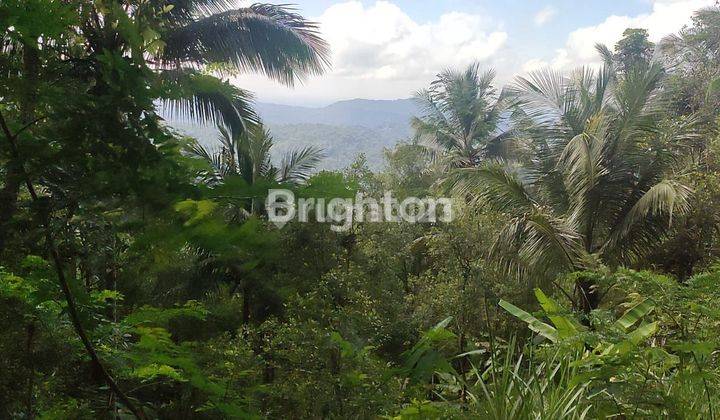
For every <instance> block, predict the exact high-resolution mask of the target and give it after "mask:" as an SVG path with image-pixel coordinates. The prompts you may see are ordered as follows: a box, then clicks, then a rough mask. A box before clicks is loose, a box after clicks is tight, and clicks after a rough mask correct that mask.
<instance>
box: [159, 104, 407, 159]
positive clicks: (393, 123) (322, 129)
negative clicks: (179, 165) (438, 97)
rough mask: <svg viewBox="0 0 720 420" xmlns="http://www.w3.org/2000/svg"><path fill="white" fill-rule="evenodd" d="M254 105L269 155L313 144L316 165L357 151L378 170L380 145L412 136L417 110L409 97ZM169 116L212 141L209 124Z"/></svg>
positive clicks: (174, 124) (170, 120) (178, 126)
mask: <svg viewBox="0 0 720 420" xmlns="http://www.w3.org/2000/svg"><path fill="white" fill-rule="evenodd" d="M254 107H255V110H256V111H257V113H258V115H259V116H260V117H261V118H262V120H263V123H264V124H265V126H267V127H268V128H269V129H270V132H271V133H272V136H273V139H274V141H275V145H276V148H275V149H274V150H273V153H272V155H273V158H274V159H276V160H278V159H280V158H281V155H282V153H283V152H286V151H288V150H291V149H293V148H294V147H296V146H297V145H303V146H310V145H312V146H316V147H318V148H320V149H322V150H323V153H324V158H323V160H322V161H321V162H320V163H319V165H318V168H319V169H329V170H341V169H343V168H345V167H347V166H349V165H350V164H351V163H352V162H353V161H354V160H355V158H356V157H357V156H358V154H360V153H362V154H364V155H365V156H366V157H367V160H368V165H369V166H370V168H371V169H373V170H380V169H381V168H382V167H383V165H384V160H383V159H384V158H383V157H384V149H385V148H392V147H394V146H395V145H396V144H397V143H398V142H400V141H406V140H408V139H409V138H411V136H412V130H411V129H410V119H411V118H412V117H413V116H415V115H417V114H419V112H420V109H419V108H418V106H417V105H416V104H415V102H414V101H413V100H411V99H399V100H395V101H378V100H364V99H354V100H349V101H341V102H335V103H333V104H330V105H328V106H325V107H319V108H309V107H300V106H288V105H276V104H266V103H262V102H260V103H256V104H255V105H254ZM172 117H173V116H172V114H170V115H166V118H167V119H168V123H169V125H170V126H172V127H174V128H176V129H178V130H179V131H180V132H181V133H184V134H187V135H189V136H192V137H194V138H197V139H198V140H199V141H200V142H201V143H203V144H205V145H207V146H209V147H212V145H214V144H216V143H217V136H218V132H217V129H215V128H214V127H213V126H202V125H198V124H197V123H194V122H192V121H187V120H176V119H173V118H172Z"/></svg>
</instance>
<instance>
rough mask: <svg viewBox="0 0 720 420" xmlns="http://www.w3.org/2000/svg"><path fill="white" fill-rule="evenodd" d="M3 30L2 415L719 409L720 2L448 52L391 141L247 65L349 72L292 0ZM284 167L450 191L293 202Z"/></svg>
mask: <svg viewBox="0 0 720 420" xmlns="http://www.w3.org/2000/svg"><path fill="white" fill-rule="evenodd" d="M0 32H1V33H2V44H1V45H0V81H2V83H0V327H1V328H2V331H3V334H2V336H0V418H3V419H4V418H8V419H34V418H41V419H97V418H100V419H106V418H112V419H115V418H118V419H120V418H122V419H125V418H137V419H151V418H152V419H155V418H157V419H234V418H283V419H284V418H290V419H300V418H303V419H304V418H312V419H315V418H333V419H335V418H337V419H345V418H359V419H375V418H391V419H428V418H430V419H432V418H438V419H439V418H443V419H445V418H457V419H465V418H483V419H485V418H489V419H594V418H615V419H626V418H627V419H630V418H653V419H654V418H668V419H715V418H718V416H720V393H719V392H718V390H720V360H718V359H719V356H720V341H719V339H718V337H720V133H719V131H718V129H719V128H720V8H718V7H717V6H716V7H712V8H707V9H701V10H699V11H698V12H696V13H695V15H694V17H693V20H692V22H688V26H687V27H686V28H685V29H683V30H682V31H681V32H679V33H677V34H675V35H674V36H670V37H666V38H665V39H663V40H662V41H660V42H658V43H653V42H650V40H649V38H648V33H647V31H645V30H644V29H639V28H628V29H627V30H626V31H625V32H624V34H623V37H622V39H621V40H620V41H619V42H617V43H616V44H615V45H598V46H597V48H596V50H597V55H598V57H600V58H601V60H602V62H603V64H602V65H601V66H597V67H592V68H579V69H576V70H574V71H568V72H561V71H558V70H552V69H543V70H538V71H536V72H532V73H528V74H523V75H521V76H519V77H517V78H515V79H513V81H512V82H510V83H508V84H507V85H504V86H502V85H498V84H497V83H496V81H495V74H494V72H493V70H491V69H489V68H486V67H485V66H483V65H481V64H478V63H475V64H470V65H468V66H465V67H462V68H449V69H447V70H444V71H441V72H440V73H439V74H438V75H437V76H436V77H435V79H434V81H433V82H432V83H430V84H428V86H426V88H425V89H421V90H420V91H419V92H416V93H415V95H414V98H413V104H414V105H412V106H413V107H416V109H417V113H414V115H415V116H414V117H412V118H411V121H410V127H411V131H410V132H409V133H408V135H407V138H406V139H405V140H404V141H400V142H399V143H397V144H396V145H394V146H392V147H390V148H388V149H387V150H385V151H381V149H382V148H383V147H386V146H388V145H389V144H390V142H391V141H394V140H402V139H401V138H396V135H395V133H394V132H393V133H392V134H391V133H390V131H391V130H389V129H388V130H387V131H384V129H383V128H382V127H383V125H382V124H380V125H379V126H378V127H375V128H371V127H367V126H365V125H364V124H365V123H364V122H363V123H362V124H361V123H360V122H358V124H357V125H355V124H352V119H351V120H350V121H345V122H347V123H349V124H348V125H347V126H346V125H345V122H343V124H342V125H337V126H335V125H328V122H317V123H309V122H308V121H287V122H286V123H284V124H283V125H278V124H277V123H276V122H273V121H272V118H271V117H270V116H269V115H270V114H266V115H268V117H267V124H265V123H264V122H263V118H261V117H260V116H258V110H257V109H255V108H254V104H253V102H252V100H251V95H250V92H248V91H246V90H245V89H244V88H243V87H241V86H236V85H233V84H230V83H229V82H228V81H227V80H228V77H229V76H230V75H233V74H241V73H245V72H254V73H258V74H261V75H264V76H266V77H267V78H269V79H270V80H273V81H275V82H277V83H280V84H285V85H288V86H291V85H293V84H295V83H298V82H299V81H301V80H304V79H305V78H307V77H309V76H311V75H314V76H318V77H322V75H323V74H324V73H325V72H326V71H327V70H328V68H329V66H330V65H331V63H330V53H329V50H328V44H327V43H326V42H325V41H324V39H323V34H321V33H320V31H319V29H318V26H317V25H316V24H315V23H313V22H311V21H308V20H306V19H305V18H304V17H303V16H302V15H300V14H298V12H297V11H296V10H295V9H292V8H291V7H289V6H282V5H281V6H277V5H267V4H254V5H251V6H248V7H244V8H236V7H235V5H233V4H230V3H227V2H225V1H220V0H203V1H200V0H170V1H168V0H121V1H117V0H113V1H109V0H92V1H88V0H83V1H80V0H63V1H56V0H3V1H2V2H0ZM408 94H412V92H408ZM401 103H402V104H406V102H404V101H403V102H401ZM350 105H352V104H348V103H346V104H341V105H339V106H341V107H347V106H350ZM395 105H397V104H395ZM372 106H373V107H375V106H378V104H373V105H372ZM403 106H404V105H403ZM351 109H352V107H351ZM373 109H375V108H373ZM266 112H267V111H266ZM343 112H345V111H343ZM353 112H355V111H353ZM357 112H358V113H359V114H362V113H363V112H366V111H360V110H358V111H357ZM383 113H385V111H383ZM260 114H262V109H261V110H260ZM385 114H387V113H385ZM364 115H367V114H364ZM393 118H394V117H393ZM358 120H359V121H360V120H361V119H360V118H358ZM169 121H185V124H191V125H194V126H198V127H199V126H203V125H204V126H211V127H215V128H216V131H217V132H216V133H215V136H214V138H215V140H214V142H212V143H211V142H210V141H209V140H208V139H202V138H195V137H194V136H195V135H197V132H195V131H192V127H191V129H190V130H188V131H187V132H186V133H185V134H182V133H179V132H178V131H177V130H176V129H175V128H173V127H172V126H171V124H170V123H169ZM338 124H339V123H338ZM388 124H390V123H389V122H388ZM341 126H342V127H344V128H339V127H341ZM329 127H332V128H329ZM355 127H362V128H363V129H367V130H368V131H367V132H368V133H371V134H369V137H367V138H366V139H364V140H363V142H362V143H361V142H360V141H359V140H358V137H356V136H357V134H356V132H355ZM331 136H334V137H335V138H337V139H338V141H337V142H335V143H332V144H330V143H328V142H327V141H326V140H323V139H327V138H329V137H331ZM197 137H201V136H200V135H197ZM285 139H288V140H285ZM393 139H394V140H393ZM289 140H293V141H297V143H295V144H290V142H289ZM366 147H372V148H373V150H374V152H373V153H374V155H372V156H370V153H367V156H366V155H363V154H360V155H359V156H357V157H355V156H354V155H355V154H356V152H362V151H364V150H366V149H365V148H366ZM323 149H325V150H324V151H323ZM328 153H329V154H330V155H331V156H333V157H334V158H333V159H335V160H331V162H330V163H325V164H324V163H323V156H325V155H327V154H328ZM350 155H353V159H354V160H353V162H352V163H350V164H349V165H343V167H342V168H339V167H340V162H344V159H347V157H348V156H350ZM379 156H382V160H383V165H382V167H380V166H378V165H376V163H375V162H376V161H377V159H378V157H379ZM322 165H326V166H324V167H325V168H338V169H333V170H319V168H323V166H322ZM276 189H283V190H287V191H289V192H291V193H293V194H294V196H296V197H298V198H302V199H310V198H317V199H323V200H327V201H328V202H331V200H333V199H336V200H344V199H352V198H355V197H358V195H357V194H358V193H361V194H362V195H363V196H364V197H366V198H367V197H370V198H375V199H378V200H380V199H381V198H382V197H383V196H384V195H386V194H387V193H388V192H390V191H391V192H392V193H393V194H394V197H395V198H396V200H397V202H396V203H395V204H394V205H393V206H391V207H389V208H388V209H387V210H388V211H389V212H390V213H391V215H392V214H395V215H396V216H397V215H398V214H402V213H403V210H402V209H403V208H405V209H406V210H404V211H407V208H406V207H404V204H402V203H404V202H405V200H406V199H409V198H412V199H415V198H417V199H418V200H416V201H415V202H416V203H417V202H420V203H427V202H429V200H430V199H443V198H447V199H448V202H449V203H451V204H452V210H453V211H452V217H451V218H449V220H442V219H441V220H430V219H422V218H418V219H417V220H415V222H403V221H377V222H372V221H364V222H363V221H356V220H355V219H348V220H350V223H349V226H348V227H349V229H347V230H343V229H333V228H332V227H333V226H332V223H329V222H341V221H342V219H341V218H338V219H337V220H332V216H329V217H330V220H329V222H328V219H326V218H325V216H327V215H328V214H334V213H335V210H337V208H335V207H333V206H330V205H329V206H328V207H327V208H325V207H324V206H323V207H321V205H317V206H316V207H314V208H312V209H307V208H306V210H307V214H306V215H308V220H302V219H301V218H300V217H297V218H295V219H293V220H290V221H289V222H288V223H286V224H284V225H283V224H277V223H273V222H274V220H273V215H275V216H277V213H276V209H275V208H273V207H272V206H268V205H266V199H267V198H268V196H269V194H270V190H276ZM419 199H424V200H425V201H420V200H419ZM317 202H319V201H317ZM332 202H335V203H340V204H338V205H337V207H342V208H340V210H342V212H341V213H340V216H341V217H347V216H348V214H352V213H351V212H352V211H353V210H352V209H354V208H353V207H352V206H344V205H343V204H342V203H346V202H345V201H332ZM398 202H399V203H398ZM322 203H323V204H324V203H325V202H322ZM283 204H285V205H286V206H289V205H290V204H291V203H289V202H288V201H285V202H284V203H283ZM326 213H328V214H326ZM282 215H287V214H282ZM385 216H386V214H385ZM401 219H402V218H399V217H398V220H401ZM405 219H408V218H407V217H405ZM323 221H325V222H323ZM335 227H337V226H335Z"/></svg>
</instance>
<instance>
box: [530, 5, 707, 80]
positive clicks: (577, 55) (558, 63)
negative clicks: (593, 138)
mask: <svg viewBox="0 0 720 420" xmlns="http://www.w3.org/2000/svg"><path fill="white" fill-rule="evenodd" d="M713 3H714V0H657V1H654V2H653V8H652V11H651V12H650V13H647V14H642V15H638V16H617V15H612V16H609V17H607V18H606V19H605V20H604V21H603V22H601V23H599V24H597V25H594V26H587V27H583V28H578V29H576V30H575V31H573V32H571V33H570V35H569V36H568V38H567V41H566V43H565V46H564V48H561V49H558V50H557V51H556V55H555V57H554V58H553V59H552V60H550V62H542V61H540V60H537V59H534V60H530V61H528V62H526V63H525V65H526V66H533V65H539V64H544V65H550V66H552V67H555V68H559V69H568V68H571V67H576V66H580V65H597V64H599V63H600V57H599V56H598V54H597V52H596V50H595V44H596V43H602V44H605V45H607V46H609V47H611V48H612V47H613V46H614V45H615V43H616V42H617V41H618V40H620V38H621V37H622V33H623V31H624V30H625V29H627V28H645V29H647V30H648V34H649V38H650V41H653V42H657V41H660V40H661V39H662V38H663V37H665V36H666V35H669V34H672V33H675V32H677V31H678V30H680V29H682V27H683V26H684V25H686V24H688V23H689V22H690V18H691V16H692V14H693V12H694V11H696V10H698V9H700V8H703V7H706V6H711V5H712V4H713Z"/></svg>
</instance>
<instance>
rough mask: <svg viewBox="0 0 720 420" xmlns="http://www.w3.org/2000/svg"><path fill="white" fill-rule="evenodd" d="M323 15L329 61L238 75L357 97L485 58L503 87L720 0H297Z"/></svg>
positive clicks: (321, 97) (312, 96)
mask: <svg viewBox="0 0 720 420" xmlns="http://www.w3.org/2000/svg"><path fill="white" fill-rule="evenodd" d="M294 3H295V5H296V6H295V7H296V8H297V9H298V11H299V12H300V13H301V14H302V15H303V16H305V17H306V18H307V19H309V20H312V21H315V22H318V23H319V25H320V32H321V34H322V36H323V38H325V39H326V40H327V41H328V43H329V44H330V48H331V61H332V64H331V67H330V68H329V69H328V71H327V72H326V73H325V74H323V75H319V76H312V77H309V78H307V79H306V80H304V81H302V82H301V83H298V84H296V85H295V86H294V87H287V86H283V85H280V84H278V83H277V82H274V81H270V80H268V79H267V78H265V77H263V76H261V75H254V74H247V75H240V76H238V77H234V78H233V79H232V80H231V81H232V82H233V83H235V84H236V85H238V86H240V87H242V88H245V89H248V90H250V91H252V92H253V93H254V94H255V96H256V99H257V100H258V101H262V102H273V103H280V104H289V105H307V106H322V105H326V104H328V103H331V102H334V101H338V100H343V99H354V98H365V99H398V98H408V97H410V96H412V94H413V92H415V91H417V90H419V89H422V88H424V87H426V86H427V85H428V84H429V83H430V81H432V80H433V78H434V76H435V75H437V74H438V73H439V72H441V71H443V70H444V69H446V68H462V67H464V66H467V65H468V64H470V63H472V62H479V63H480V64H481V66H482V67H483V68H488V69H490V68H492V69H494V70H495V71H496V73H497V77H496V84H497V86H498V87H500V86H502V85H503V84H505V83H508V82H510V81H512V79H513V78H514V77H517V76H518V75H522V74H525V73H527V72H531V71H534V70H537V69H541V68H544V67H552V68H554V69H557V70H560V71H567V70H570V69H572V68H575V67H578V66H583V65H590V66H592V65H597V64H598V63H599V57H598V56H597V54H596V52H595V48H594V46H595V44H596V43H598V42H600V43H604V44H606V45H608V46H613V45H614V44H615V43H616V42H617V41H618V40H619V39H620V37H621V35H622V32H623V30H625V28H628V27H635V28H645V29H647V30H648V32H649V35H650V40H651V41H654V42H657V41H659V40H661V39H662V38H663V37H665V36H667V35H669V34H672V33H676V32H677V31H678V30H680V29H682V27H683V26H684V25H687V24H689V23H690V19H691V16H692V13H693V12H694V11H695V10H698V9H700V8H702V7H706V6H711V5H712V4H714V3H715V0H604V1H597V0H594V1H582V0H574V1H573V0H554V1H551V0H526V1H519V0H492V1H485V0H475V1H471V0H387V1H385V0H384V1H375V0H370V1H331V0H307V1H302V0H297V1H294Z"/></svg>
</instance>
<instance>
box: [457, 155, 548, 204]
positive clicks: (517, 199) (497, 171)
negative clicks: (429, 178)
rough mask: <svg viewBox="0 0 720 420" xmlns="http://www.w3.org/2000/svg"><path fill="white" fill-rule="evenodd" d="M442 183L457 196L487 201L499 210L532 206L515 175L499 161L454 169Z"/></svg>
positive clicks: (530, 199) (524, 188)
mask: <svg viewBox="0 0 720 420" xmlns="http://www.w3.org/2000/svg"><path fill="white" fill-rule="evenodd" d="M444 185H445V186H446V187H448V188H449V189H450V190H452V191H453V192H454V193H456V194H458V195H460V196H466V197H472V198H473V199H474V200H475V201H477V202H482V203H487V204H488V205H490V206H491V207H492V208H494V209H495V210H497V211H500V212H506V213H509V214H514V215H518V214H524V213H527V212H529V211H532V210H534V209H535V207H536V205H537V203H536V202H535V200H534V199H533V198H532V196H531V195H530V193H529V192H528V191H527V188H526V187H527V186H526V185H525V184H524V183H523V182H522V181H521V180H520V179H519V178H518V176H517V174H515V173H512V172H511V171H510V170H509V167H508V166H507V164H505V163H504V162H501V161H497V162H490V163H485V164H483V165H481V166H480V167H475V168H460V169H456V170H454V171H453V172H452V173H451V174H450V175H449V176H448V178H447V180H446V181H445V183H444Z"/></svg>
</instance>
